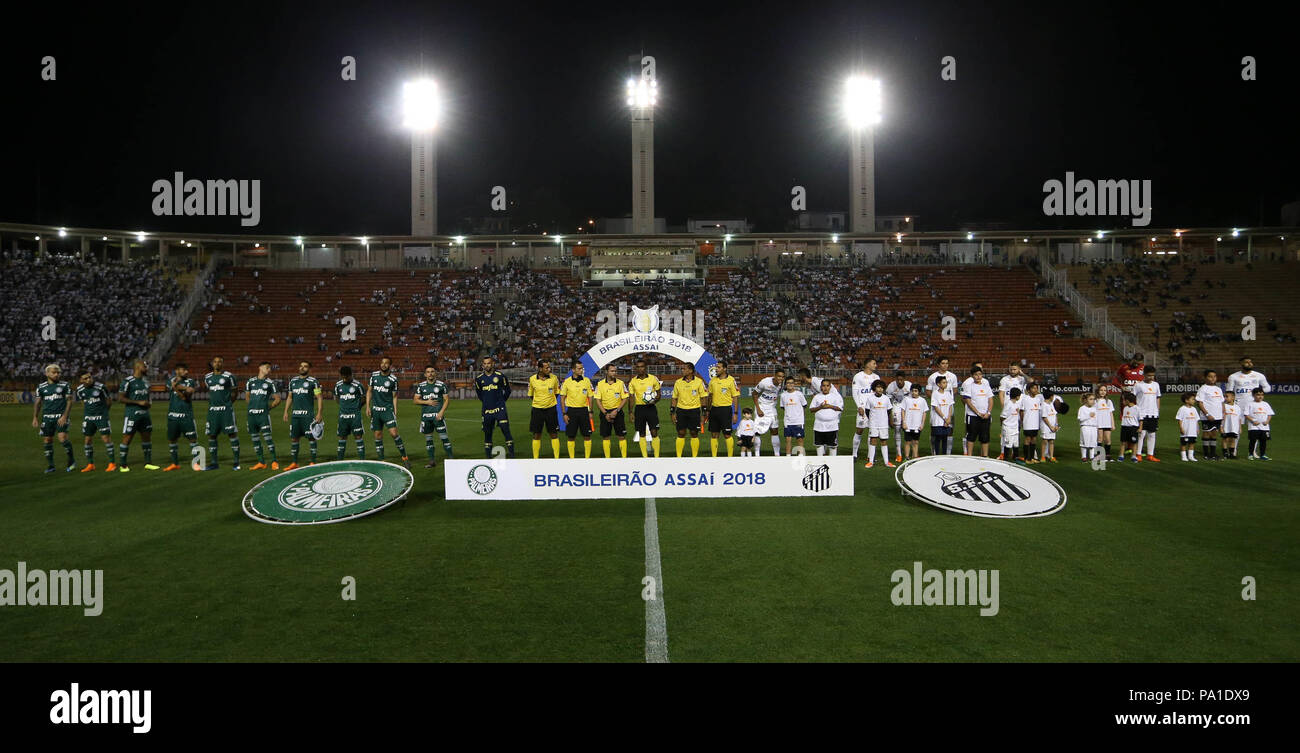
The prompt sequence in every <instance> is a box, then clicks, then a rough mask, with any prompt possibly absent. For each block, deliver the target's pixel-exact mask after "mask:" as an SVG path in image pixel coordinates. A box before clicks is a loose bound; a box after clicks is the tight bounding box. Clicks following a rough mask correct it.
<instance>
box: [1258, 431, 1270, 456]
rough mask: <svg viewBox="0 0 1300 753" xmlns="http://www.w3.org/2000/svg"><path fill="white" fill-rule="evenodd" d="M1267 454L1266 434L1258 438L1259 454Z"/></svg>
mask: <svg viewBox="0 0 1300 753" xmlns="http://www.w3.org/2000/svg"><path fill="white" fill-rule="evenodd" d="M1267 454H1268V434H1265V435H1264V436H1262V437H1260V438H1259V455H1260V457H1263V456H1265V455H1267Z"/></svg>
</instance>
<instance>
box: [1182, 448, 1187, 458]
mask: <svg viewBox="0 0 1300 753" xmlns="http://www.w3.org/2000/svg"><path fill="white" fill-rule="evenodd" d="M1181 455H1182V458H1183V460H1186V459H1187V447H1186V446H1185V445H1184V446H1183V449H1182V451H1181Z"/></svg>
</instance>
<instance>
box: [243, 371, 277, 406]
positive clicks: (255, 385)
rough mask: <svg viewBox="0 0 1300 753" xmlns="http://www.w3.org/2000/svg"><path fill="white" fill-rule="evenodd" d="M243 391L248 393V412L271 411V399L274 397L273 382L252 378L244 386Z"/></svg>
mask: <svg viewBox="0 0 1300 753" xmlns="http://www.w3.org/2000/svg"><path fill="white" fill-rule="evenodd" d="M244 390H245V391H246V392H248V410H249V411H250V412H257V413H264V412H266V411H268V410H271V399H272V398H273V397H275V393H276V390H275V382H273V381H271V380H270V379H259V378H258V377H252V378H250V379H249V380H248V383H247V384H245V385H244Z"/></svg>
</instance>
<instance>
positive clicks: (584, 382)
mask: <svg viewBox="0 0 1300 753" xmlns="http://www.w3.org/2000/svg"><path fill="white" fill-rule="evenodd" d="M570 366H571V368H572V369H573V376H570V377H569V378H568V379H565V380H564V384H563V385H561V386H560V397H561V398H563V400H564V424H565V434H568V435H569V457H571V458H576V457H578V456H577V454H576V452H577V448H578V442H577V439H578V432H582V438H583V442H584V443H585V445H586V449H587V457H591V393H592V388H591V380H590V379H588V378H587V377H585V376H583V375H582V362H581V361H574V362H573V363H572V364H571V365H570Z"/></svg>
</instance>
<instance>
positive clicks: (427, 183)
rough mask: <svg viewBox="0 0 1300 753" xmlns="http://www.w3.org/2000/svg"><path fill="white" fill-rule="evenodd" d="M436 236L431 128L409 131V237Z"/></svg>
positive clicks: (435, 159)
mask: <svg viewBox="0 0 1300 753" xmlns="http://www.w3.org/2000/svg"><path fill="white" fill-rule="evenodd" d="M437 233H438V152H437V144H436V143H435V141H434V131H433V129H432V128H428V129H416V130H413V131H411V235H413V236H415V237H417V238H426V237H431V236H433V235H436V234H437Z"/></svg>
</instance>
